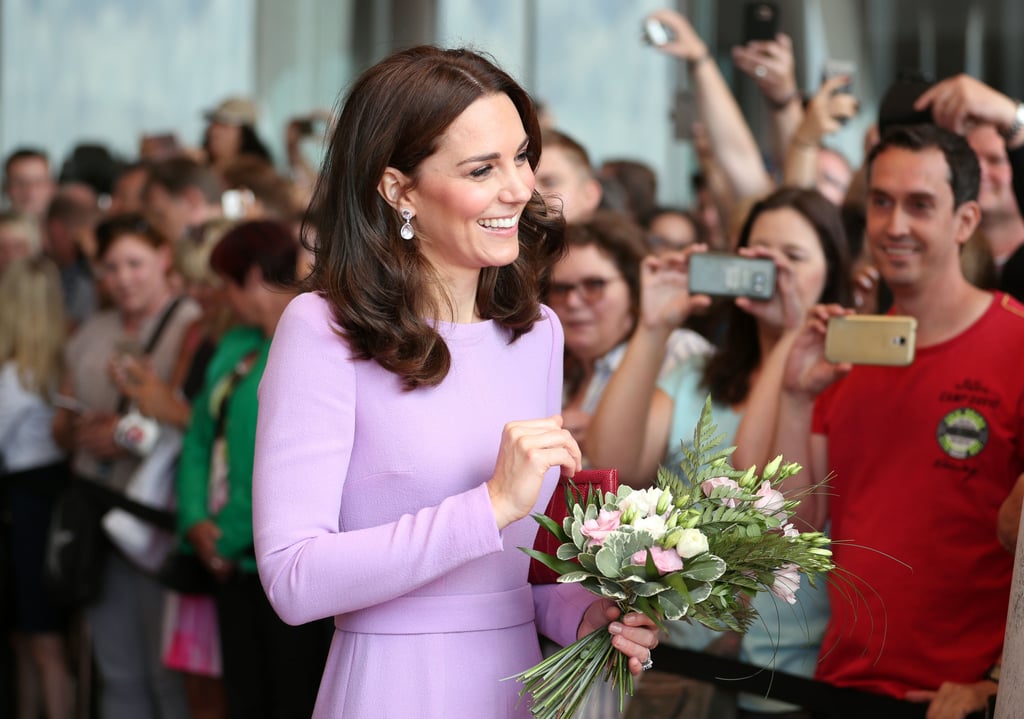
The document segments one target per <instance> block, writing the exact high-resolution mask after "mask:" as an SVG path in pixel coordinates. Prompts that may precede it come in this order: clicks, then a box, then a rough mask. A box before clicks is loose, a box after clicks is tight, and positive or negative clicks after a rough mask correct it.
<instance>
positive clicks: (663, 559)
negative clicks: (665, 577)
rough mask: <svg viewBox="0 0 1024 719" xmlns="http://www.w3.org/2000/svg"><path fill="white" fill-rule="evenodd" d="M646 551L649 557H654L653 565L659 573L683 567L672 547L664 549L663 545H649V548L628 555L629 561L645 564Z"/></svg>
mask: <svg viewBox="0 0 1024 719" xmlns="http://www.w3.org/2000/svg"><path fill="white" fill-rule="evenodd" d="M648 551H650V553H651V557H652V558H653V559H654V566H655V567H657V568H658V572H660V573H661V574H668V573H669V572H678V571H679V570H680V569H682V568H683V560H682V559H681V558H680V556H679V555H678V554H677V553H676V551H675V550H674V549H664V548H663V547H651V548H650V550H647V549H641V550H640V551H639V552H637V553H635V554H634V555H633V556H632V557H630V561H631V562H632V563H633V564H638V565H640V566H643V565H644V564H647V552H648Z"/></svg>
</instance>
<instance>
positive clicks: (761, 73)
mask: <svg viewBox="0 0 1024 719" xmlns="http://www.w3.org/2000/svg"><path fill="white" fill-rule="evenodd" d="M754 74H755V75H757V76H758V77H764V76H765V75H767V74H768V68H766V67H765V66H764V65H758V66H757V67H755V68H754Z"/></svg>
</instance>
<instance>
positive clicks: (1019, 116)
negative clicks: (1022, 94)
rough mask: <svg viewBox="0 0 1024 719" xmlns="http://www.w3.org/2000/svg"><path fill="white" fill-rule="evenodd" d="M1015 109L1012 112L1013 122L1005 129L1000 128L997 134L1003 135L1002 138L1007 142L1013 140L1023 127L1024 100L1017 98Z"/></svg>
mask: <svg viewBox="0 0 1024 719" xmlns="http://www.w3.org/2000/svg"><path fill="white" fill-rule="evenodd" d="M1016 102H1017V109H1016V110H1014V113H1013V124H1012V125H1010V126H1009V127H1008V128H1006V129H1005V130H1002V131H1001V132H1000V133H999V134H1001V135H1002V136H1003V139H1004V140H1006V141H1007V142H1010V141H1011V140H1013V138H1014V137H1016V136H1017V133H1018V132H1020V130H1021V128H1024V102H1021V101H1020V100H1017V101H1016Z"/></svg>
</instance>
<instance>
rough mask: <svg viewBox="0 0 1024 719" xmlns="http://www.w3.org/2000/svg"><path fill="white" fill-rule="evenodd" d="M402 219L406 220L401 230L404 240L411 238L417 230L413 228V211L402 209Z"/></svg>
mask: <svg viewBox="0 0 1024 719" xmlns="http://www.w3.org/2000/svg"><path fill="white" fill-rule="evenodd" d="M402 219H403V220H405V224H404V225H402V229H401V230H399V234H400V235H401V236H402V239H403V240H411V239H412V238H413V235H415V234H416V232H415V230H413V228H412V222H411V220H412V211H410V210H402Z"/></svg>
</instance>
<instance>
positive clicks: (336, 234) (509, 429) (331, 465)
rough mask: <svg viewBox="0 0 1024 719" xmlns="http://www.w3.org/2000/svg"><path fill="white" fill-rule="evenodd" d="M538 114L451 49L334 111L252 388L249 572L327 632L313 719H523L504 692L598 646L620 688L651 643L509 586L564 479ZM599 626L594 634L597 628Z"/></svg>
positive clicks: (517, 578) (554, 228) (630, 620)
mask: <svg viewBox="0 0 1024 719" xmlns="http://www.w3.org/2000/svg"><path fill="white" fill-rule="evenodd" d="M539 140H540V131H539V128H538V126H537V120H536V115H535V112H534V109H533V105H532V104H531V102H530V99H529V98H528V97H527V95H526V93H525V92H524V91H523V89H522V88H521V87H519V85H517V84H516V83H515V82H514V81H513V80H512V78H510V77H509V76H508V75H507V74H505V73H504V72H502V71H501V70H500V69H498V68H497V67H495V66H494V65H493V64H492V63H491V62H490V61H488V60H487V59H486V58H484V57H482V56H480V55H478V54H476V53H473V52H469V51H466V50H439V49H437V48H433V47H420V48H413V49H411V50H408V51H404V52H400V53H397V54H395V55H393V56H391V57H389V58H387V59H385V60H384V61H382V62H381V63H379V64H378V65H376V66H374V67H372V68H370V69H369V70H368V71H367V72H366V73H364V75H363V76H362V77H361V78H360V79H359V80H358V81H357V82H356V83H355V85H354V86H353V89H352V91H351V93H350V94H349V96H348V98H347V99H346V101H345V105H344V108H343V110H342V112H341V116H340V118H339V120H338V123H337V128H336V130H335V133H334V136H333V138H332V140H331V146H330V150H329V151H328V156H327V160H326V164H325V168H324V171H323V172H322V173H321V180H320V184H319V186H318V188H317V191H316V193H315V197H314V202H313V205H312V211H311V213H310V216H309V218H308V219H309V221H310V222H311V223H312V225H313V227H314V228H315V230H316V236H317V238H318V241H317V244H316V247H315V250H314V251H315V256H316V259H315V264H314V268H313V272H312V275H311V277H310V279H309V280H308V281H307V285H306V287H307V289H308V290H311V292H308V293H306V294H302V295H300V296H298V297H297V298H296V299H295V300H293V301H292V303H291V304H290V305H289V307H288V309H287V310H285V313H284V316H283V317H282V318H281V321H280V323H279V325H278V327H277V332H276V334H275V336H274V340H273V345H272V347H271V350H270V355H269V358H268V360H267V366H266V371H265V373H264V376H263V380H262V384H261V386H260V397H259V422H258V429H257V439H256V456H255V471H254V477H253V495H252V496H253V530H254V539H255V546H256V555H257V561H258V563H259V573H260V577H261V579H262V581H263V585H264V588H265V590H266V592H267V596H268V597H269V599H270V602H271V604H272V605H273V606H274V608H275V609H276V611H277V612H278V613H279V614H280V615H281V617H282V618H283V619H284V620H285V621H287V622H290V623H302V622H308V621H310V620H314V619H318V618H323V617H333V618H334V624H335V626H336V628H337V630H336V632H335V635H334V642H333V644H332V647H331V654H330V657H329V658H328V661H327V667H326V669H325V672H324V677H323V680H322V682H321V685H320V695H319V697H318V699H317V705H316V710H315V712H314V716H315V717H332V718H335V717H364V716H428V717H439V716H459V717H462V716H472V717H481V718H483V719H487V718H488V717H495V718H497V717H502V718H505V717H524V718H525V717H527V716H529V708H528V706H527V704H526V703H525V702H524V703H522V704H520V703H519V702H518V693H519V690H520V685H518V684H517V683H516V682H515V681H511V680H509V681H503V679H505V678H506V677H512V676H514V675H515V674H517V673H518V672H521V671H523V670H525V669H526V668H528V667H530V666H531V665H533V664H535V663H536V662H537V661H538V660H539V659H540V647H539V643H538V640H537V633H538V631H540V632H542V633H544V634H546V635H548V636H550V637H551V638H553V639H554V640H556V641H557V642H558V643H560V644H566V643H570V642H572V641H574V640H576V639H577V638H578V637H579V636H582V635H584V634H586V633H589V632H591V631H595V630H597V629H599V628H601V627H603V626H605V625H607V626H609V631H611V632H612V633H613V634H615V635H616V636H615V637H614V645H615V646H616V647H617V648H618V649H619V651H621V652H623V654H625V655H626V656H628V657H629V660H628V661H629V665H630V668H631V669H632V671H634V672H637V673H638V672H639V671H640V669H641V666H642V664H643V662H644V661H646V660H647V659H648V658H649V656H650V649H651V648H652V647H653V646H654V645H655V644H656V643H657V635H656V633H655V632H654V631H653V625H651V623H650V620H648V619H647V618H646V617H643V616H642V615H635V614H630V615H628V616H625V617H621V618H620V617H619V612H618V610H617V609H611V610H609V606H608V605H607V604H606V603H605V602H604V600H595V598H594V597H593V596H592V595H590V594H589V593H588V592H586V591H585V590H583V589H582V588H580V587H576V586H567V585H554V584H552V585H545V586H538V587H533V586H531V585H530V584H528V583H527V573H528V568H529V558H528V557H527V556H526V555H525V554H524V553H522V552H520V551H518V549H517V547H520V546H530V545H532V544H533V540H534V537H535V536H536V532H537V528H536V524H535V523H534V522H533V521H532V520H531V519H530V518H529V517H528V516H527V515H528V514H530V513H531V512H536V511H542V510H543V508H544V507H545V506H546V505H547V502H548V500H549V499H550V497H551V494H552V492H553V490H554V487H555V483H556V482H557V479H558V475H559V471H560V470H561V471H564V472H566V473H567V474H570V475H571V474H573V473H575V472H576V470H578V469H579V468H580V465H581V458H580V451H579V447H578V446H577V444H576V442H575V440H574V439H573V438H572V435H571V434H570V433H569V432H568V431H566V430H565V429H564V428H563V426H562V420H561V417H560V416H559V415H558V411H559V407H560V404H561V403H560V399H561V388H562V382H561V380H562V331H561V327H560V325H559V323H558V321H557V319H556V318H555V317H554V315H553V314H552V313H551V312H550V310H548V309H547V308H545V307H543V306H542V305H541V304H540V300H539V297H540V287H541V286H542V284H543V282H544V280H545V278H546V276H547V274H548V272H549V270H550V265H551V263H553V262H554V260H555V259H556V258H557V257H558V256H559V254H560V253H561V252H562V224H561V220H560V218H557V217H554V216H549V215H548V214H547V209H546V207H545V204H544V202H543V200H542V199H541V197H540V196H539V195H538V194H537V193H536V192H534V181H533V169H534V167H535V166H536V164H537V158H538V155H539V152H540V149H539V148H540V143H539ZM609 622H611V624H609Z"/></svg>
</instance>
